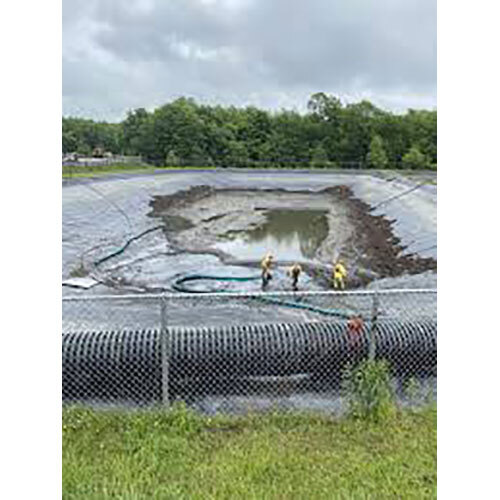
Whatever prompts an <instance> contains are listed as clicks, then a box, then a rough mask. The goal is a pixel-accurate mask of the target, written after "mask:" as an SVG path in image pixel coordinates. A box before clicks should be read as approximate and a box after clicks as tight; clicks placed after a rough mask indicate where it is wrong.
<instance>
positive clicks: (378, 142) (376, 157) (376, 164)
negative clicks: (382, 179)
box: [366, 135, 389, 168]
mask: <svg viewBox="0 0 500 500" xmlns="http://www.w3.org/2000/svg"><path fill="white" fill-rule="evenodd" d="M366 162H367V163H368V167H370V168H387V165H388V163H389V162H388V160H387V155H386V153H385V149H384V142H383V141H382V138H381V137H380V136H379V135H374V136H373V138H372V140H371V142H370V151H369V152H368V154H367V155H366Z"/></svg>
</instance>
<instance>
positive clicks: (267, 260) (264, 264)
mask: <svg viewBox="0 0 500 500" xmlns="http://www.w3.org/2000/svg"><path fill="white" fill-rule="evenodd" d="M273 261H274V258H273V255H272V254H271V253H270V252H268V253H267V254H266V255H265V257H264V258H263V259H262V261H261V263H260V268H261V271H262V273H261V276H262V288H265V287H266V286H267V284H268V283H269V281H271V280H272V278H273V275H272V274H271V266H272V264H273Z"/></svg>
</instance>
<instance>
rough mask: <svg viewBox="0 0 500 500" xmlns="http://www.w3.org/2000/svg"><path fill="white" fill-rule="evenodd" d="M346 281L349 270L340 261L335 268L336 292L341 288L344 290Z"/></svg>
mask: <svg viewBox="0 0 500 500" xmlns="http://www.w3.org/2000/svg"><path fill="white" fill-rule="evenodd" d="M346 279H347V270H346V268H345V266H344V263H343V262H342V261H341V260H339V261H338V262H337V263H336V264H335V265H334V267H333V288H335V289H336V290H338V289H339V288H340V289H341V290H344V289H345V284H346Z"/></svg>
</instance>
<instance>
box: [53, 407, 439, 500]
mask: <svg viewBox="0 0 500 500" xmlns="http://www.w3.org/2000/svg"><path fill="white" fill-rule="evenodd" d="M62 421H63V498H68V499H70V498H72V499H73V498H82V499H83V498H85V499H107V498H122V499H149V498H158V499H160V498H161V499H165V498H183V499H212V498H217V499H238V498H242V499H243V498H244V499H274V498H276V499H289V498H290V499H292V498H300V499H302V498H307V499H309V498H312V499H314V498H318V499H325V498H328V499H330V498H339V499H340V498H349V499H351V498H360V499H361V498H405V499H406V498H435V497H436V408H435V406H429V407H427V408H423V409H420V410H414V411H410V410H405V411H397V412H396V413H394V414H393V415H392V416H391V417H390V418H388V419H386V420H384V421H383V422H378V423H375V422H370V423H369V422H366V421H363V420H359V419H353V418H343V419H333V418H328V417H325V416H319V415H314V414H309V415H297V414H295V415H284V414H267V415H261V416H255V415H253V416H252V415H250V416H246V417H215V418H209V417H202V416H197V415H195V414H193V413H191V412H189V411H186V410H185V409H183V408H180V409H176V410H173V411H169V412H161V411H149V412H145V411H143V412H138V413H133V412H129V413H125V412H117V411H115V412H104V411H102V412H95V411H91V410H82V409H65V410H63V419H62Z"/></svg>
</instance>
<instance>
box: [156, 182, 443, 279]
mask: <svg viewBox="0 0 500 500" xmlns="http://www.w3.org/2000/svg"><path fill="white" fill-rule="evenodd" d="M150 206H151V208H152V211H151V212H150V213H149V216H151V217H154V218H158V219H161V220H162V221H163V223H164V224H165V230H164V231H165V236H166V238H167V240H168V242H169V245H171V246H173V247H174V248H175V249H176V250H177V251H180V252H186V253H189V254H212V255H214V256H217V257H218V258H219V259H220V260H222V262H223V263H224V264H226V265H237V266H246V267H256V266H258V265H259V260H260V258H259V257H260V256H261V255H262V254H263V253H265V252H266V251H271V252H273V253H274V254H275V256H276V258H277V264H278V266H281V265H288V264H289V263H290V262H291V261H299V262H301V263H302V265H303V267H304V269H305V271H306V273H307V274H308V275H309V277H311V278H312V279H313V280H314V281H316V282H317V283H318V284H320V285H322V286H327V285H328V283H327V279H328V276H329V273H330V272H331V271H330V270H331V266H332V261H333V260H337V259H342V260H344V262H345V263H346V264H347V267H348V269H349V273H350V276H349V288H357V287H361V286H365V285H366V284H368V283H369V282H370V281H373V280H374V279H380V278H386V277H397V276H401V275H404V274H419V273H422V272H424V271H429V270H431V271H435V270H436V269H437V262H436V261H435V260H434V259H432V258H422V257H419V256H417V255H414V254H405V255H403V254H402V252H403V250H404V249H405V247H404V246H402V245H401V242H400V240H399V238H397V237H395V236H394V234H393V231H392V225H393V223H394V222H395V220H388V219H387V218H385V217H384V216H374V215H372V213H371V212H370V209H371V207H370V206H369V205H368V204H366V203H364V202H363V201H361V200H359V199H357V198H355V197H354V196H353V193H352V191H351V190H350V189H349V187H347V186H335V187H330V188H326V189H323V190H321V191H318V192H312V191H287V190H281V189H269V190H252V189H224V188H223V189H217V188H213V187H209V186H195V187H192V188H190V189H187V190H184V191H178V192H176V193H175V194H172V195H166V196H155V197H154V198H153V200H152V201H151V203H150ZM308 212H309V214H310V216H309V215H308ZM287 214H289V216H287ZM280 218H281V219H280ZM280 221H281V222H280ZM314 221H316V222H314ZM294 224H295V226H294ZM280 228H281V229H282V233H283V234H282V235H281V240H280V236H277V234H278V233H279V232H280ZM273 241H274V242H278V243H279V242H280V241H283V242H284V243H283V247H279V248H276V247H273ZM287 241H288V242H289V245H288V248H287V247H286V243H287ZM245 243H248V248H246V246H245ZM252 245H253V246H252ZM294 245H295V246H294ZM278 246H279V245H278Z"/></svg>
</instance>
